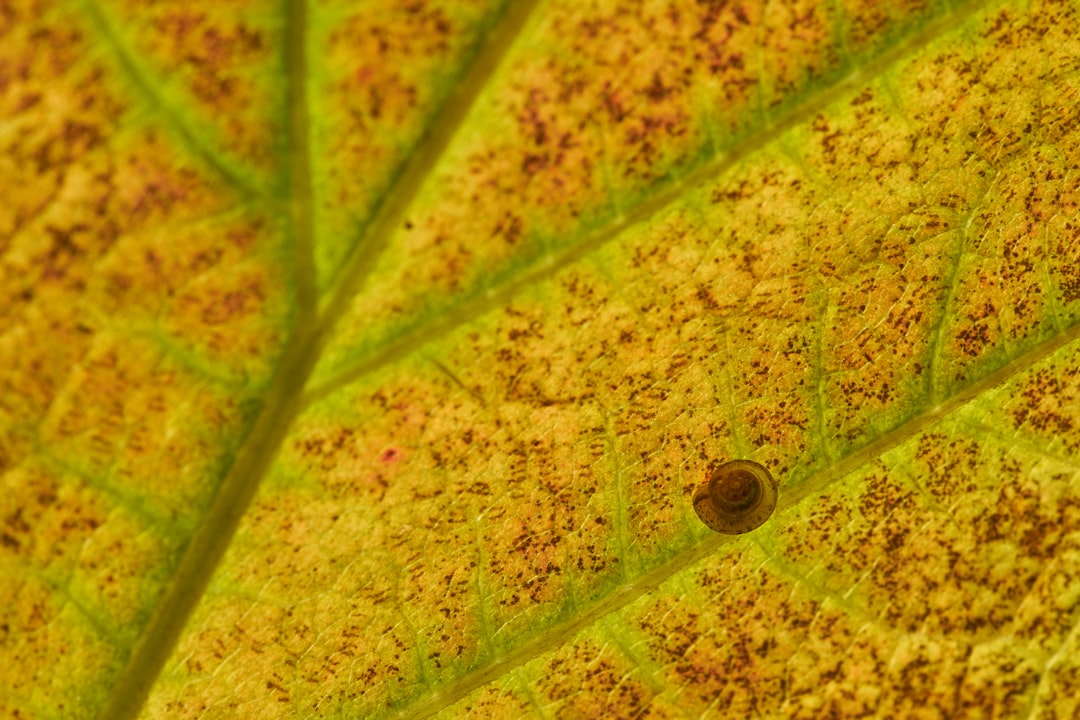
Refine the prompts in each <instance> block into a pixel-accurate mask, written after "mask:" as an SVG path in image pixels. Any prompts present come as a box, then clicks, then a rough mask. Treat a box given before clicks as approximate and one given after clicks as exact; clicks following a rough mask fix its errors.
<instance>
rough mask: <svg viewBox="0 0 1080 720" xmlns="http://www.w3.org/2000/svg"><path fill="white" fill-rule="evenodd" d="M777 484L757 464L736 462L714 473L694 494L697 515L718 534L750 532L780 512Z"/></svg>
mask: <svg viewBox="0 0 1080 720" xmlns="http://www.w3.org/2000/svg"><path fill="white" fill-rule="evenodd" d="M778 494H779V493H778V491H777V487H776V480H774V479H773V476H772V473H770V472H769V471H768V470H767V469H766V468H765V466H764V465H761V464H759V463H756V462H754V461H753V460H732V461H731V462H726V463H724V464H723V465H721V466H719V467H717V468H716V469H715V470H713V472H712V475H710V476H709V480H708V482H705V483H703V484H702V485H701V487H699V488H698V489H697V491H695V492H694V512H696V513H697V515H698V517H699V518H701V522H703V523H705V524H706V525H708V526H709V527H710V528H712V529H713V530H715V531H716V532H718V533H724V534H726V535H739V534H740V533H745V532H750V531H751V530H753V529H754V528H757V527H759V526H760V525H761V524H762V523H763V522H765V521H766V520H768V519H769V516H770V515H772V513H773V510H775V509H776V498H777V495H778Z"/></svg>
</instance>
